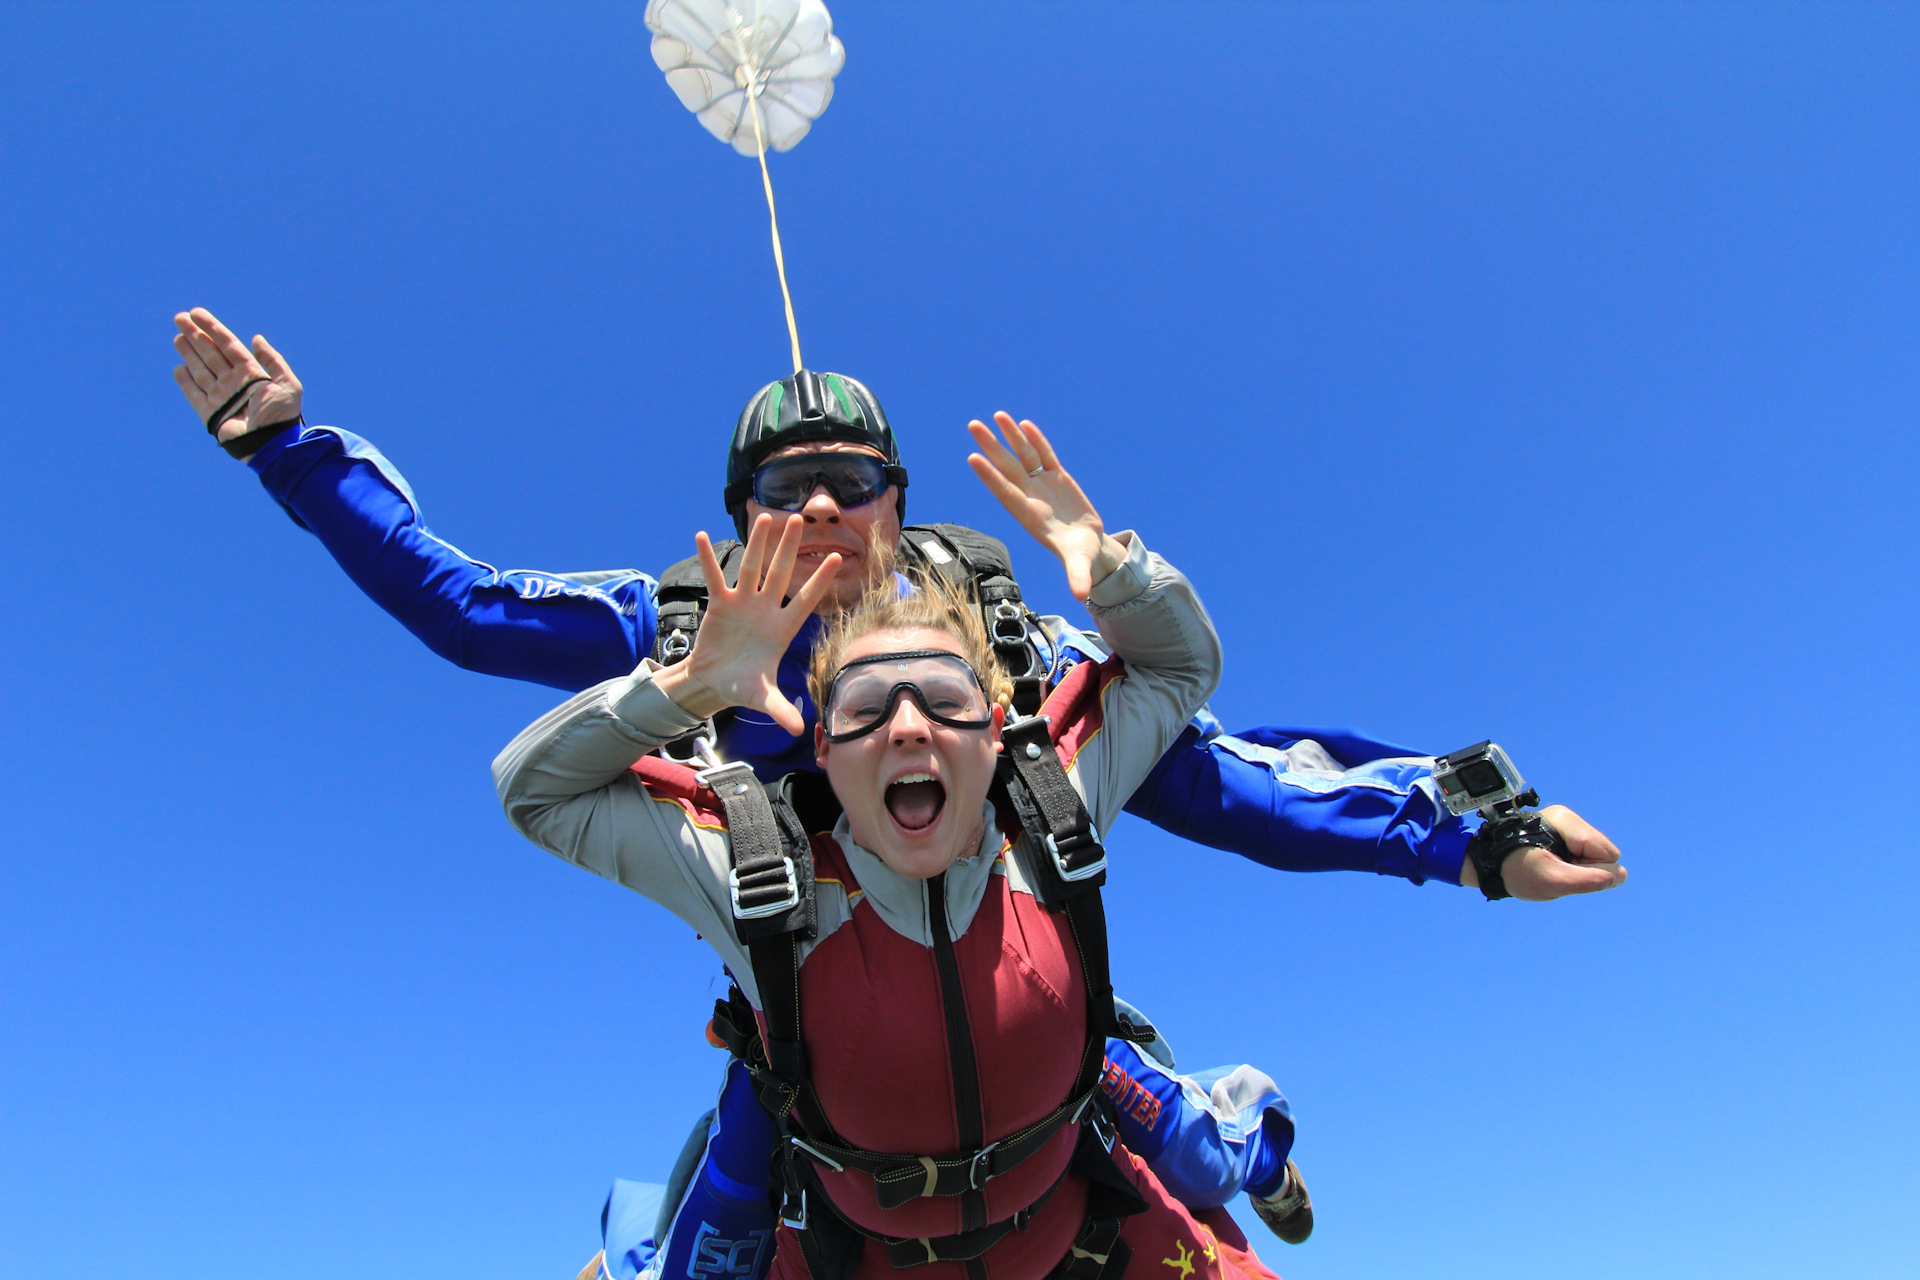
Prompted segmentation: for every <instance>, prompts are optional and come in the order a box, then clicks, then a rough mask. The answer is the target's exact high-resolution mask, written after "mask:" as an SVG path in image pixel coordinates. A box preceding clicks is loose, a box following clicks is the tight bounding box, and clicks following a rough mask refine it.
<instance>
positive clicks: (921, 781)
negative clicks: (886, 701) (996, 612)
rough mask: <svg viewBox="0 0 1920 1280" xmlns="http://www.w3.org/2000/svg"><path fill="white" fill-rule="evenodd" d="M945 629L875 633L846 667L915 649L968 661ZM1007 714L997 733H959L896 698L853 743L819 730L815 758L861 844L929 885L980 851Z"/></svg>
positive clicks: (998, 713)
mask: <svg viewBox="0 0 1920 1280" xmlns="http://www.w3.org/2000/svg"><path fill="white" fill-rule="evenodd" d="M962 648H963V646H962V645H961V643H960V641H959V640H957V639H956V638H955V637H953V636H952V635H950V634H948V633H947V632H945V631H940V630H936V629H933V628H929V627H915V628H909V629H906V630H897V631H875V632H870V633H869V634H867V635H864V636H861V637H860V638H859V639H858V640H855V641H854V642H853V643H852V644H851V645H849V646H848V647H847V652H846V655H845V657H844V659H843V662H851V661H852V660H854V659H855V658H866V657H871V656H873V655H874V654H881V653H898V652H903V651H906V650H911V649H944V650H946V651H947V652H949V653H955V654H960V653H961V652H962ZM1003 716H1004V712H1003V711H1002V710H1001V708H1000V707H998V706H995V707H994V708H993V711H992V716H991V718H992V721H993V723H992V725H991V726H990V727H988V728H984V729H956V728H953V727H951V726H949V725H943V724H940V723H938V722H936V721H934V720H931V719H929V718H928V717H927V715H926V713H925V712H924V711H922V710H921V709H920V705H919V704H918V703H916V702H915V701H914V700H913V699H912V698H910V697H905V696H902V697H900V698H898V699H896V700H895V702H894V704H893V712H892V715H891V716H890V717H889V718H888V719H887V720H886V721H885V722H883V723H882V724H881V725H880V727H879V728H878V729H875V730H874V731H873V732H872V733H869V734H866V735H865V736H864V737H859V738H855V739H853V740H852V741H850V742H838V743H829V742H828V741H827V740H826V730H825V728H823V727H821V726H818V725H816V726H815V728H814V754H815V758H816V759H817V760H818V761H819V764H820V767H821V768H823V769H825V770H826V772H827V778H828V780H829V781H830V782H832V784H833V793H834V795H836V796H838V797H839V799H840V805H841V807H842V808H843V809H845V810H846V814H847V823H848V826H849V827H850V828H851V830H852V833H853V838H854V840H855V842H857V843H858V844H859V845H860V846H861V847H862V848H864V849H867V850H869V851H870V852H872V853H873V854H874V855H876V856H877V857H878V858H879V859H880V860H881V861H882V862H884V863H886V864H887V865H888V866H889V867H891V868H893V869H894V870H895V871H898V872H899V873H900V874H901V875H904V876H910V877H912V878H913V879H916V880H926V879H930V878H932V877H933V876H937V875H939V874H940V873H941V872H942V871H945V870H946V869H947V868H948V867H950V866H952V865H953V860H954V859H955V858H959V857H964V856H966V855H969V854H972V853H974V852H976V851H978V849H979V847H980V841H981V839H982V837H983V836H985V834H986V831H985V825H984V820H983V813H984V809H985V805H986V801H987V788H988V787H989V786H990V785H991V784H992V782H993V766H994V758H995V756H997V755H998V754H999V751H1000V725H1001V721H1002V718H1003Z"/></svg>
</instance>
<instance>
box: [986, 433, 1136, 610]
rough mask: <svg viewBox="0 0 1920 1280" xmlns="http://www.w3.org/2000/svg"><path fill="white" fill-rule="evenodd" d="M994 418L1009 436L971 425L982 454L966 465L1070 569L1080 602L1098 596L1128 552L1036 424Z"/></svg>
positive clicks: (1069, 583) (1069, 585)
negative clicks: (1001, 437)
mask: <svg viewBox="0 0 1920 1280" xmlns="http://www.w3.org/2000/svg"><path fill="white" fill-rule="evenodd" d="M993 420H994V421H995V422H996V423H998V424H999V426H1000V432H1001V434H1002V435H1004V436H1006V438H1007V442H1006V443H1005V444H1004V445H1003V444H1001V443H1000V441H999V440H997V439H995V438H994V434H993V431H992V430H991V429H990V428H989V427H988V426H987V424H986V423H984V422H981V421H980V420H979V419H977V418H976V419H975V420H974V421H972V422H969V423H968V424H967V430H968V431H970V432H972V433H973V441H974V443H975V444H977V445H979V446H980V452H979V453H975V454H969V455H968V457H967V465H968V466H970V467H972V468H973V473H974V474H975V475H977V476H979V477H980V481H981V483H982V484H984V485H986V486H987V489H988V490H989V491H990V492H991V493H992V494H993V496H994V497H996V498H998V499H1000V505H1001V506H1003V507H1005V508H1006V509H1007V510H1008V511H1010V512H1012V513H1013V518H1014V519H1015V520H1018V521H1019V522H1020V524H1021V527H1022V528H1024V529H1026V531H1027V532H1028V533H1030V534H1032V535H1033V536H1034V537H1035V538H1036V539H1038V540H1039V542H1040V544H1041V545H1042V546H1044V547H1046V548H1047V549H1048V550H1049V551H1051V552H1053V554H1054V555H1056V556H1059V557H1060V563H1061V564H1063V565H1065V566H1066V569H1067V590H1068V591H1071V592H1072V593H1073V598H1074V599H1075V600H1085V599H1086V598H1087V597H1088V596H1089V595H1091V594H1093V584H1094V583H1096V582H1098V581H1100V579H1102V578H1104V577H1106V576H1107V575H1108V574H1109V573H1112V572H1113V571H1114V570H1115V569H1117V568H1119V567H1120V564H1121V562H1122V561H1124V560H1125V559H1126V558H1127V549H1126V548H1125V547H1123V546H1121V545H1120V543H1119V542H1117V541H1115V540H1114V539H1113V538H1112V537H1110V536H1108V534H1107V527H1106V526H1105V525H1104V524H1102V523H1101V522H1100V513H1099V512H1098V511H1095V510H1094V509H1093V504H1092V503H1091V502H1088V501H1087V495H1086V494H1084V493H1082V492H1080V486H1079V485H1078V484H1076V483H1075V482H1074V479H1073V477H1072V476H1070V475H1068V474H1067V470H1066V468H1065V467H1063V466H1061V465H1060V459H1059V457H1058V456H1057V455H1056V454H1055V453H1054V451H1053V446H1052V445H1051V444H1048V443H1047V438H1046V436H1044V435H1042V434H1041V432H1040V428H1038V427H1036V426H1034V425H1033V424H1032V423H1031V422H1026V421H1021V422H1015V421H1014V420H1013V415H1012V414H1010V413H996V414H994V415H993Z"/></svg>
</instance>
